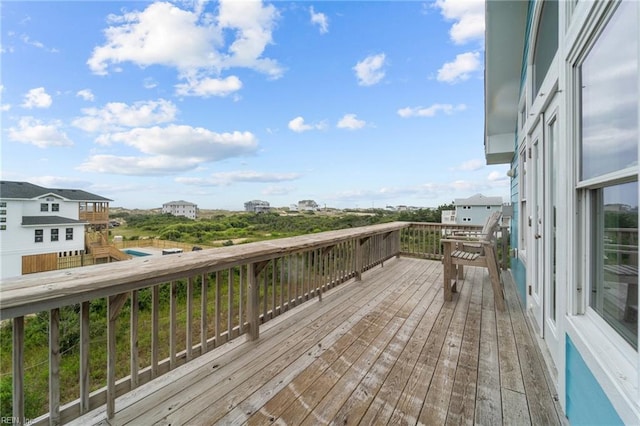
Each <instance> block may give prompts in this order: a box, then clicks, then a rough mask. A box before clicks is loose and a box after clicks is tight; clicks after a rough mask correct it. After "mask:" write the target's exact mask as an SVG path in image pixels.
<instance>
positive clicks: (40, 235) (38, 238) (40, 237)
mask: <svg viewBox="0 0 640 426" xmlns="http://www.w3.org/2000/svg"><path fill="white" fill-rule="evenodd" d="M34 242H36V243H43V242H44V229H36V230H35V232H34Z"/></svg>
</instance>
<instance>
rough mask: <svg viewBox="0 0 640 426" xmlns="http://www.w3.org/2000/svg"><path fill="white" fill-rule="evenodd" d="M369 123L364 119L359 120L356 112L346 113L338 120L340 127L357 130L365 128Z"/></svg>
mask: <svg viewBox="0 0 640 426" xmlns="http://www.w3.org/2000/svg"><path fill="white" fill-rule="evenodd" d="M366 124H367V123H366V122H365V121H364V120H358V119H357V118H356V115H355V114H345V115H344V117H342V118H341V119H340V121H338V128H340V129H349V130H356V129H361V128H363V127H364V126H365V125H366Z"/></svg>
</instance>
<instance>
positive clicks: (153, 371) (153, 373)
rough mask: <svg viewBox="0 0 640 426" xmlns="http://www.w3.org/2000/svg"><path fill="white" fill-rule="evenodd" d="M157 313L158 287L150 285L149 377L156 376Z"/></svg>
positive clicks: (158, 304)
mask: <svg viewBox="0 0 640 426" xmlns="http://www.w3.org/2000/svg"><path fill="white" fill-rule="evenodd" d="M159 315H160V288H159V286H158V285H154V286H153V287H151V377H152V378H155V377H157V376H158V361H159V360H158V346H159V343H160V342H159V341H158V339H159V337H160V336H159V334H158V333H159V329H160V328H159V327H160V324H159Z"/></svg>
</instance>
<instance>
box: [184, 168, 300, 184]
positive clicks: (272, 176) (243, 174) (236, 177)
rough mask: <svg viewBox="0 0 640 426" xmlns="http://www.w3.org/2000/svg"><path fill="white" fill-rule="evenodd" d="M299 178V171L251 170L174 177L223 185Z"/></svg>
mask: <svg viewBox="0 0 640 426" xmlns="http://www.w3.org/2000/svg"><path fill="white" fill-rule="evenodd" d="M299 178H300V174H299V173H265V172H256V171H253V170H239V171H233V172H219V173H213V174H212V175H211V177H210V178H188V177H179V178H176V182H179V183H183V184H185V185H194V186H224V185H231V184H233V183H238V182H255V183H265V182H285V181H292V180H296V179H299Z"/></svg>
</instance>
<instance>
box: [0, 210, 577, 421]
mask: <svg viewBox="0 0 640 426" xmlns="http://www.w3.org/2000/svg"><path fill="white" fill-rule="evenodd" d="M463 228H464V229H465V230H470V229H471V228H473V227H460V226H455V225H446V227H445V225H440V224H410V223H399V222H396V223H390V224H383V225H375V226H369V227H363V228H356V229H349V230H341V231H332V232H325V233H319V234H311V235H305V236H300V237H293V238H287V239H280V240H272V241H264V242H260V243H253V244H247V245H240V246H232V247H227V248H223V249H215V250H203V251H198V252H190V253H183V254H179V255H170V256H158V257H155V258H154V257H147V258H143V259H134V260H131V261H127V262H120V263H112V264H109V265H96V266H91V267H85V268H77V269H73V270H65V271H55V272H47V273H43V274H38V275H37V276H25V277H20V278H16V279H12V280H7V281H6V282H3V283H2V287H1V290H0V296H1V297H2V306H1V308H0V314H1V319H2V320H6V319H11V321H12V324H13V333H12V338H13V363H12V368H13V373H12V374H13V379H14V380H13V416H14V417H16V418H24V411H23V410H24V408H23V407H24V404H25V399H24V394H25V392H24V390H25V388H26V387H27V386H29V384H28V383H25V380H24V377H25V374H24V369H25V365H24V356H25V354H24V329H25V322H27V321H29V316H30V315H32V314H34V313H37V312H42V311H45V312H48V321H49V322H48V325H49V339H48V340H49V367H48V376H49V397H48V407H49V408H48V412H47V413H43V414H42V415H41V416H40V417H38V418H37V419H34V421H33V423H34V424H45V423H51V424H58V423H67V422H71V423H75V424H104V423H105V422H110V423H111V424H127V423H131V424H156V423H161V424H203V423H207V424H211V423H216V422H217V423H220V424H230V423H232V424H241V423H249V424H268V423H273V422H276V421H278V422H281V423H287V424H302V423H306V424H327V423H331V422H334V423H338V422H340V423H349V424H352V423H359V422H360V423H361V424H385V423H407V424H409V423H413V424H416V423H422V424H443V423H445V422H447V423H462V422H465V423H473V422H476V423H488V424H489V423H490V424H500V423H503V424H527V423H528V424H561V423H562V419H564V416H563V414H562V413H561V412H560V409H559V406H558V405H557V404H556V403H555V400H554V391H553V390H552V389H553V385H550V384H549V381H548V380H547V377H546V374H545V373H546V371H547V369H546V367H545V365H544V361H543V358H542V356H541V353H540V351H539V349H538V346H537V344H536V342H535V338H534V337H532V335H531V334H530V330H529V327H528V324H527V322H526V320H525V317H524V314H523V312H522V308H521V305H520V302H519V299H518V297H517V295H516V292H515V288H514V286H513V283H512V282H511V280H510V274H509V273H508V272H505V273H503V278H504V282H505V286H504V290H505V297H506V301H507V306H508V309H507V310H506V311H505V312H499V311H496V309H495V307H494V302H493V291H492V289H491V284H490V282H489V278H488V274H487V273H486V271H485V270H483V269H480V268H466V269H465V279H464V281H463V282H462V285H461V287H460V288H459V293H458V295H457V296H456V297H454V300H453V302H448V303H445V302H443V296H442V265H441V262H440V261H439V260H438V259H439V258H440V257H441V255H442V253H441V246H440V243H439V240H440V238H441V237H442V236H443V235H446V234H447V233H448V232H450V231H452V230H460V229H463ZM147 297H148V298H147ZM101 298H106V299H107V302H106V309H105V316H106V320H107V329H108V330H107V333H106V342H96V343H94V342H93V341H92V337H91V334H92V333H91V322H90V318H93V316H91V315H89V313H90V310H91V306H93V305H95V304H99V303H100V299H101ZM143 300H145V301H149V305H150V307H149V309H148V310H149V311H150V313H149V312H146V311H145V308H144V306H145V304H144V303H142V301H143ZM69 305H74V306H77V309H76V310H75V311H77V318H78V321H79V323H80V334H79V339H78V350H77V351H73V350H71V351H70V353H72V355H71V356H73V357H76V359H77V365H78V371H77V372H76V374H75V377H76V379H75V380H76V382H78V386H77V388H78V392H77V395H76V396H74V397H71V398H69V397H67V399H68V400H66V399H65V398H61V396H60V395H61V393H60V389H61V383H63V382H64V379H63V378H62V377H61V376H62V374H61V368H60V365H61V364H60V359H61V355H60V342H59V341H60V338H59V337H60V311H61V308H62V307H64V306H69ZM145 314H148V317H149V322H150V324H149V325H148V326H147V324H146V322H145V321H141V318H142V316H144V315H145ZM94 327H95V326H94ZM123 330H124V331H125V333H124V334H125V337H126V338H125V339H123V338H122V334H123V333H122V331H123ZM145 337H150V339H144V338H145ZM146 340H150V342H149V344H146V343H145V344H143V343H142V342H143V341H146ZM99 345H103V346H106V348H107V351H106V352H107V355H106V366H104V367H105V369H106V377H105V379H104V383H90V380H89V377H90V376H91V374H90V371H89V365H90V364H91V363H90V362H89V360H90V358H91V352H92V350H95V349H94V348H96V347H97V346H99ZM65 356H70V355H68V354H66V355H65ZM63 370H64V369H63ZM78 377H79V378H80V379H77V378H78ZM3 415H4V414H3Z"/></svg>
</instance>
